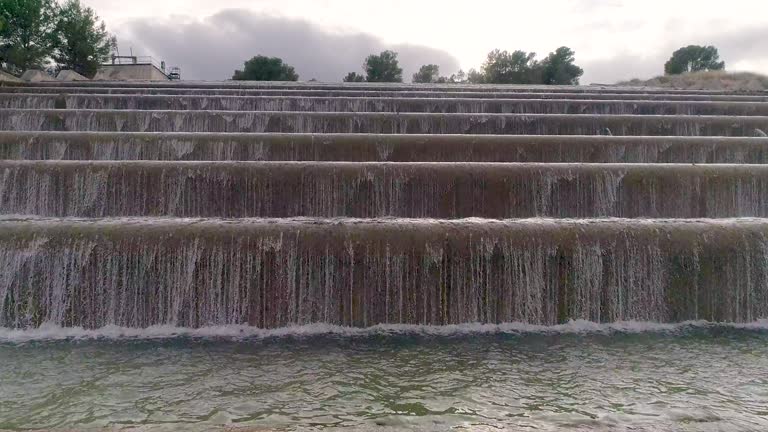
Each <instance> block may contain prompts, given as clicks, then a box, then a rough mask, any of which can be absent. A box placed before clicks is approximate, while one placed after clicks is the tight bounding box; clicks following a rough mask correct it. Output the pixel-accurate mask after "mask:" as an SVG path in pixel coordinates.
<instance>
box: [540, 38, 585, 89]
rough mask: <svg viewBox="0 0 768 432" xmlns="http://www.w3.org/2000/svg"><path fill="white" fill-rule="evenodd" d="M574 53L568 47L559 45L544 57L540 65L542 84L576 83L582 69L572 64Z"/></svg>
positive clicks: (581, 73)
mask: <svg viewBox="0 0 768 432" xmlns="http://www.w3.org/2000/svg"><path fill="white" fill-rule="evenodd" d="M575 55H576V53H574V52H573V50H572V49H570V48H568V47H565V46H563V47H560V48H558V49H557V50H555V52H553V53H550V54H549V55H548V56H547V58H545V59H544V60H543V61H542V62H541V64H540V66H541V77H542V84H548V85H578V84H579V78H581V76H582V75H584V69H582V68H580V67H578V66H576V65H575V64H574V61H575Z"/></svg>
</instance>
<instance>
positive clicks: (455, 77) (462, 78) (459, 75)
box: [448, 69, 467, 84]
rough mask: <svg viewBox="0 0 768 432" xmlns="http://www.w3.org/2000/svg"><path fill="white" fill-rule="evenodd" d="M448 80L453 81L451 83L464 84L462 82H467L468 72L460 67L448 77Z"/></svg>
mask: <svg viewBox="0 0 768 432" xmlns="http://www.w3.org/2000/svg"><path fill="white" fill-rule="evenodd" d="M448 82H449V83H451V84H462V83H465V82H467V74H466V73H464V71H463V70H461V69H459V71H458V72H456V73H455V74H452V75H451V76H450V77H449V78H448Z"/></svg>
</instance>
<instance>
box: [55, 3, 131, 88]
mask: <svg viewBox="0 0 768 432" xmlns="http://www.w3.org/2000/svg"><path fill="white" fill-rule="evenodd" d="M55 36H56V37H55V47H56V50H55V51H54V54H53V60H54V61H55V62H56V63H57V67H58V69H59V70H61V69H71V70H73V71H75V72H77V73H79V74H80V75H83V76H86V77H88V78H93V76H94V75H96V71H98V69H99V65H100V64H102V63H104V62H106V61H107V60H108V59H109V57H110V53H111V52H112V50H113V48H114V47H115V46H116V45H117V41H116V39H115V37H114V36H112V35H110V34H109V33H108V32H107V26H106V24H104V22H103V21H102V22H101V23H99V17H98V16H97V15H96V13H94V11H93V9H91V8H89V7H83V6H82V5H81V4H80V0H67V2H66V3H64V5H63V6H62V7H61V10H60V11H59V17H58V20H57V23H56V32H55Z"/></svg>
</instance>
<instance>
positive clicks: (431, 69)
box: [413, 64, 445, 84]
mask: <svg viewBox="0 0 768 432" xmlns="http://www.w3.org/2000/svg"><path fill="white" fill-rule="evenodd" d="M440 80H441V77H440V67H439V66H438V65H433V64H428V65H423V66H422V67H421V68H420V69H419V71H418V72H416V73H415V74H413V82H415V83H423V84H429V83H436V82H439V81H440ZM442 80H443V81H445V78H443V79H442Z"/></svg>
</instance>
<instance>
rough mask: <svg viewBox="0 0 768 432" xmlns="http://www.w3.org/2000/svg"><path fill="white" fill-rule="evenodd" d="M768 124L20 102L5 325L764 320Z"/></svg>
mask: <svg viewBox="0 0 768 432" xmlns="http://www.w3.org/2000/svg"><path fill="white" fill-rule="evenodd" d="M767 101H768V95H766V94H765V93H764V92H751V93H729V92H724V91H704V90H701V91H680V90H667V89H642V88H621V87H615V88H613V87H600V86H589V87H566V86H563V87H557V86H555V87H541V86H540V87H530V86H457V85H430V86H415V85H389V84H380V85H379V84H376V85H374V84H370V85H356V84H343V85H334V84H330V85H329V84H301V83H194V82H189V83H164V84H157V83H147V82H140V83H127V82H122V83H110V82H78V83H40V84H35V85H26V84H24V85H11V86H4V87H0V158H2V159H3V160H2V161H0V174H1V175H2V176H1V177H0V214H3V215H4V216H2V217H0V244H1V245H2V247H0V266H1V268H3V269H4V270H3V271H2V272H0V327H8V328H33V327H39V326H42V325H44V324H53V325H58V326H64V327H72V326H81V327H85V328H89V329H90V328H100V327H104V326H109V325H116V326H123V327H139V328H142V327H147V326H151V325H171V326H185V327H203V326H214V325H228V324H244V325H252V326H256V327H262V328H278V327H284V326H288V325H297V324H298V325H300V324H309V323H327V324H338V325H345V326H358V327H365V326H371V325H376V324H429V325H445V324H461V323H474V322H482V323H502V322H525V323H532V324H541V325H553V324H558V323H564V322H567V321H569V320H573V319H585V320H591V321H595V322H614V321H626V320H637V321H654V322H681V321H686V320H709V321H717V322H751V321H755V320H758V319H766V318H768V237H767V236H766V235H767V234H768V219H766V217H768V200H766V198H767V194H768V165H765V164H766V162H767V160H768V138H766V137H761V136H760V135H761V133H762V132H763V131H766V130H768V115H767V114H768V108H767V107H768V102H767Z"/></svg>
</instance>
